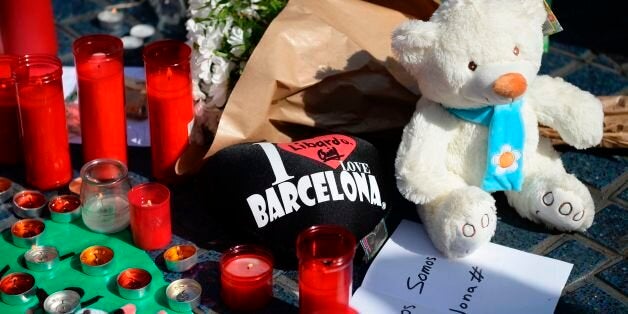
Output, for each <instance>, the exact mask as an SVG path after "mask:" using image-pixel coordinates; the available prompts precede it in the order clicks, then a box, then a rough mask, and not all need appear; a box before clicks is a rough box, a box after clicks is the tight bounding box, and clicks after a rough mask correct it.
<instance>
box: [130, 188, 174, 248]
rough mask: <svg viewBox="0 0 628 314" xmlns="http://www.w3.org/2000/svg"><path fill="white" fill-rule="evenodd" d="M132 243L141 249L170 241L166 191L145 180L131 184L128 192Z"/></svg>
mask: <svg viewBox="0 0 628 314" xmlns="http://www.w3.org/2000/svg"><path fill="white" fill-rule="evenodd" d="M128 198H129V205H130V212H131V232H132V233H133V242H134V243H135V245H137V246H138V247H140V248H142V249H144V250H157V249H161V248H164V247H166V246H167V245H168V244H169V243H170V240H172V226H171V222H170V190H168V188H167V187H166V186H165V185H162V184H159V183H155V182H148V183H142V184H140V185H136V186H134V187H133V188H132V189H131V190H130V191H129V194H128Z"/></svg>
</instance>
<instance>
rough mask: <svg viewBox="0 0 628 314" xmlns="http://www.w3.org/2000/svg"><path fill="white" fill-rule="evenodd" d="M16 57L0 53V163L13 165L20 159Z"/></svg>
mask: <svg viewBox="0 0 628 314" xmlns="http://www.w3.org/2000/svg"><path fill="white" fill-rule="evenodd" d="M16 67H17V57H16V56H11V55H2V54H0V150H2V154H0V164H4V165H15V164H17V163H19V162H20V160H21V159H22V152H21V150H22V147H21V143H20V128H19V123H18V121H19V117H18V114H17V96H16V95H15V77H14V75H13V72H14V70H15V68H16Z"/></svg>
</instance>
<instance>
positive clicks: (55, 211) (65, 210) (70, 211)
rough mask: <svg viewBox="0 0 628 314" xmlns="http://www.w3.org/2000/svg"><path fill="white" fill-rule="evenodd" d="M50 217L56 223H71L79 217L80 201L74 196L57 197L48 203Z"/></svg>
mask: <svg viewBox="0 0 628 314" xmlns="http://www.w3.org/2000/svg"><path fill="white" fill-rule="evenodd" d="M48 210H50V217H51V218H52V220H54V221H56V222H71V221H72V220H74V219H76V218H78V217H80V216H81V199H80V198H79V197H78V196H75V195H59V196H56V197H54V198H52V199H51V200H50V202H49V203H48Z"/></svg>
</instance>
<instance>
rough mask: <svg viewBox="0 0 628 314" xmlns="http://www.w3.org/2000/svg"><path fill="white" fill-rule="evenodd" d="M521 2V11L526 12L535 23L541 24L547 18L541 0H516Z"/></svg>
mask: <svg viewBox="0 0 628 314" xmlns="http://www.w3.org/2000/svg"><path fill="white" fill-rule="evenodd" d="M517 1H518V2H519V3H521V6H522V8H523V13H524V14H527V15H528V16H529V17H530V18H531V19H532V20H533V21H534V23H535V24H539V25H542V24H543V23H544V22H545V20H546V19H547V11H546V10H545V3H544V2H543V0H517Z"/></svg>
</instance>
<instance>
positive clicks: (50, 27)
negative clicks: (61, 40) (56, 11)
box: [0, 0, 57, 55]
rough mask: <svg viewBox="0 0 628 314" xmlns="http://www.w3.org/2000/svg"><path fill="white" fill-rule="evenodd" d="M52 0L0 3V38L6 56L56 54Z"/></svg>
mask: <svg viewBox="0 0 628 314" xmlns="http://www.w3.org/2000/svg"><path fill="white" fill-rule="evenodd" d="M55 30H56V28H55V21H54V15H53V12H52V0H28V1H0V37H1V38H2V43H3V48H4V52H5V53H10V54H14V55H25V54H33V53H46V54H50V55H56V54H57V34H56V32H55Z"/></svg>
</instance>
